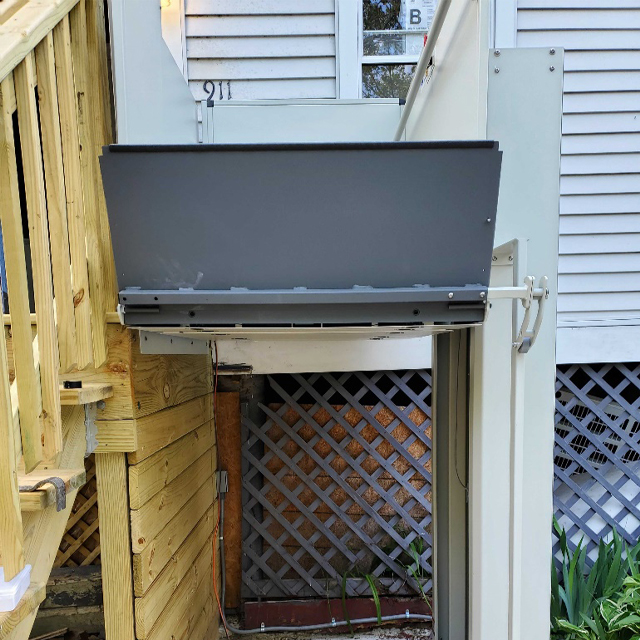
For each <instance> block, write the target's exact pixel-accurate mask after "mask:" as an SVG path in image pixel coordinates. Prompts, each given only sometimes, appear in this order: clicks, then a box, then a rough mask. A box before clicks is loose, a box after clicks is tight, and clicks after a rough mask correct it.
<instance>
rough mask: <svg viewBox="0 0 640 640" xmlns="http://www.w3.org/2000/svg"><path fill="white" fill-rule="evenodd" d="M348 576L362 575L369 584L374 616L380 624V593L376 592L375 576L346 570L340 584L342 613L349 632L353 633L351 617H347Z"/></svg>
mask: <svg viewBox="0 0 640 640" xmlns="http://www.w3.org/2000/svg"><path fill="white" fill-rule="evenodd" d="M350 577H352V578H356V577H362V578H364V579H365V580H366V582H367V584H368V585H369V589H370V590H371V596H372V597H373V603H374V605H375V607H376V617H377V618H378V624H382V606H381V604H380V594H379V593H378V587H377V586H376V582H375V580H376V578H375V576H374V575H372V574H371V573H365V574H364V575H362V576H360V575H359V574H356V573H351V572H349V571H347V572H346V573H345V574H344V575H343V576H342V585H341V591H342V593H341V596H342V597H341V599H342V614H343V615H344V619H345V621H346V623H347V626H348V627H349V633H351V635H353V627H352V626H351V618H350V617H349V612H348V611H347V579H348V578H350Z"/></svg>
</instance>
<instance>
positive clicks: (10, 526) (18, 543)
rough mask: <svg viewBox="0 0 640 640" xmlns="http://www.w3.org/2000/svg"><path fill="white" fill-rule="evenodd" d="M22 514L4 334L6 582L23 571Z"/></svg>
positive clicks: (0, 427)
mask: <svg viewBox="0 0 640 640" xmlns="http://www.w3.org/2000/svg"><path fill="white" fill-rule="evenodd" d="M23 544H24V543H23V534H22V513H21V512H20V497H19V495H18V475H17V471H16V453H15V447H14V434H13V415H12V412H11V394H10V385H9V363H8V362H7V345H6V342H5V337H4V330H2V331H0V566H1V567H2V568H3V571H4V579H5V581H9V580H11V579H13V578H14V577H15V576H16V575H17V574H18V573H20V571H22V569H23V568H24V551H23Z"/></svg>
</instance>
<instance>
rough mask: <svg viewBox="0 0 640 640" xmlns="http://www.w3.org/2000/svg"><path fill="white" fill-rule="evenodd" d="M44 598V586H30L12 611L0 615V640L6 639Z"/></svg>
mask: <svg viewBox="0 0 640 640" xmlns="http://www.w3.org/2000/svg"><path fill="white" fill-rule="evenodd" d="M44 597H45V586H44V584H32V585H31V586H30V587H29V588H28V589H27V591H26V592H25V594H24V595H23V596H22V598H21V599H20V602H19V603H18V606H17V607H16V608H15V609H14V610H13V611H9V612H6V613H0V640H4V638H7V637H8V636H9V634H10V633H11V632H12V631H14V629H15V628H16V627H17V626H18V625H19V624H20V622H22V620H24V619H25V618H26V617H27V616H28V615H29V614H31V613H33V612H34V611H35V610H36V609H37V608H38V607H39V606H40V603H41V602H42V601H43V600H44Z"/></svg>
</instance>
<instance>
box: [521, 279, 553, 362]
mask: <svg viewBox="0 0 640 640" xmlns="http://www.w3.org/2000/svg"><path fill="white" fill-rule="evenodd" d="M534 282H535V278H534V277H533V276H527V277H526V278H525V279H524V284H525V287H526V289H527V295H526V297H524V298H522V300H521V302H522V306H523V307H524V318H523V319H522V324H521V325H520V331H519V332H518V337H517V338H516V340H515V342H514V343H513V346H514V348H515V349H517V350H518V352H519V353H528V352H529V350H530V349H531V347H533V345H534V343H535V341H536V338H537V337H538V333H539V332H540V325H541V324H542V318H543V316H544V307H545V303H546V301H547V299H548V298H549V289H548V288H547V282H548V278H547V276H542V278H540V286H539V287H537V288H534V286H533V285H534ZM534 300H537V301H538V311H537V313H536V317H535V320H534V321H533V328H532V329H531V330H529V322H530V319H531V306H532V304H533V301H534Z"/></svg>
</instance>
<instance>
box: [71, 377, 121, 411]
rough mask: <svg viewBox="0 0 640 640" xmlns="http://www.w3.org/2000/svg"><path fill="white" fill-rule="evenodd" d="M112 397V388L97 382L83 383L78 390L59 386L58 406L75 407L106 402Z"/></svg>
mask: <svg viewBox="0 0 640 640" xmlns="http://www.w3.org/2000/svg"><path fill="white" fill-rule="evenodd" d="M111 396H113V386H112V385H110V384H100V383H97V382H84V383H83V384H82V387H81V388H79V389H65V388H64V387H63V385H60V404H62V405H67V406H69V405H71V406H77V405H82V404H89V403H90V402H98V401H99V400H106V399H107V398H111Z"/></svg>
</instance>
